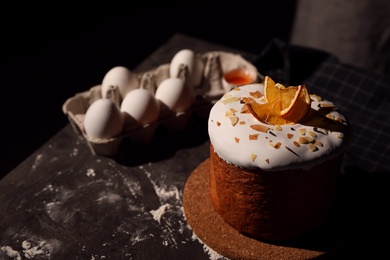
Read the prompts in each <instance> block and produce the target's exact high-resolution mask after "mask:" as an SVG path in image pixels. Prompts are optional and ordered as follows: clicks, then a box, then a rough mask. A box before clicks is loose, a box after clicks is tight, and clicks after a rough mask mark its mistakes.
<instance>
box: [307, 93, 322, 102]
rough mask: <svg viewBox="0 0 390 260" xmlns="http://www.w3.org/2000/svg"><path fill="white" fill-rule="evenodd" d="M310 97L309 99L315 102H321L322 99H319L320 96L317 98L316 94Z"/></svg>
mask: <svg viewBox="0 0 390 260" xmlns="http://www.w3.org/2000/svg"><path fill="white" fill-rule="evenodd" d="M310 97H311V98H312V99H313V100H315V101H317V102H320V101H321V100H322V97H320V96H318V95H316V94H311V95H310Z"/></svg>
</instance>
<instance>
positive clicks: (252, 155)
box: [251, 153, 257, 162]
mask: <svg viewBox="0 0 390 260" xmlns="http://www.w3.org/2000/svg"><path fill="white" fill-rule="evenodd" d="M256 158H257V155H256V154H254V153H252V154H251V159H252V162H254V161H255V160H256Z"/></svg>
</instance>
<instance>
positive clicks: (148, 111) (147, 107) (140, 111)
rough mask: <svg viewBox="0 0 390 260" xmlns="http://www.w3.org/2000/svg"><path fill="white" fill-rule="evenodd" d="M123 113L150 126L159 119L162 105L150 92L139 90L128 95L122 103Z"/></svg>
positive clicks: (134, 90)
mask: <svg viewBox="0 0 390 260" xmlns="http://www.w3.org/2000/svg"><path fill="white" fill-rule="evenodd" d="M121 111H122V112H125V113H127V114H128V115H130V116H131V117H132V118H133V119H135V120H136V121H137V122H139V123H140V124H143V125H144V124H150V123H153V122H155V121H156V120H157V119H158V116H159V113H160V104H159V103H158V101H157V99H156V98H155V97H154V96H153V94H152V93H151V92H150V91H149V90H147V89H143V88H138V89H133V90H131V91H130V92H129V93H127V95H126V96H125V98H124V99H123V101H122V104H121Z"/></svg>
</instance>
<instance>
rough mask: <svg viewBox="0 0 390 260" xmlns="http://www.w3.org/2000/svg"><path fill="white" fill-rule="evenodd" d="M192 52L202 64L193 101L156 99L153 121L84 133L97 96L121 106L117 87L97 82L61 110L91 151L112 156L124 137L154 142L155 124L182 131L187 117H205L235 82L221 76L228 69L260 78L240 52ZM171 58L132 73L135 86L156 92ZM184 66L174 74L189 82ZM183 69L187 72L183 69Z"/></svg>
mask: <svg viewBox="0 0 390 260" xmlns="http://www.w3.org/2000/svg"><path fill="white" fill-rule="evenodd" d="M195 55H196V58H197V59H198V60H199V61H200V63H201V65H202V66H201V71H200V73H201V80H200V82H198V83H196V85H193V86H192V87H193V90H194V95H195V101H194V103H193V104H192V106H191V107H190V108H188V109H186V110H185V111H180V112H173V111H172V110H170V109H169V108H168V107H167V106H164V104H163V103H162V102H161V101H159V102H160V108H161V109H160V112H159V115H158V119H157V120H156V121H154V122H152V123H148V124H137V123H134V122H130V123H129V122H127V123H126V122H125V123H124V126H123V130H122V132H121V134H119V135H117V136H115V137H111V138H93V137H91V136H89V135H88V134H87V132H86V131H85V127H84V119H85V115H86V112H87V110H88V108H89V107H90V106H91V104H93V103H94V102H95V101H97V100H98V99H102V98H110V99H112V100H113V101H114V102H115V103H116V104H117V105H118V107H120V104H121V101H122V100H123V99H122V98H121V93H120V91H119V89H118V88H113V89H111V90H110V91H108V92H103V91H102V84H100V85H95V86H93V87H91V88H90V89H89V90H87V91H84V92H80V93H76V94H75V95H74V96H73V97H70V98H68V99H67V100H66V101H65V103H64V104H63V106H62V110H63V113H64V114H65V115H66V116H67V117H68V119H69V122H70V124H71V126H72V128H73V130H74V132H75V133H76V134H77V135H79V136H81V137H82V138H84V139H85V140H86V142H87V144H88V146H89V148H90V150H91V152H92V153H93V154H96V155H102V156H108V157H113V156H115V155H117V154H118V152H119V149H120V144H121V142H122V141H123V140H125V139H126V140H127V141H130V142H134V143H137V144H140V143H141V144H148V143H151V142H153V139H154V137H155V132H156V129H157V128H158V127H165V128H167V129H168V130H172V131H181V130H183V129H184V128H185V127H186V126H187V124H188V121H189V119H190V118H191V117H192V116H193V115H194V114H196V115H197V116H200V117H208V114H209V111H210V108H211V106H212V105H213V104H214V103H215V102H216V100H218V99H220V98H221V96H222V95H224V94H225V93H226V92H228V91H229V90H230V89H231V88H232V87H234V86H235V85H236V84H235V83H232V82H230V81H229V79H226V77H224V75H225V76H226V75H227V74H228V73H229V72H232V71H235V70H237V69H243V70H245V71H246V72H247V73H250V75H251V76H252V77H253V79H252V82H251V83H255V82H259V81H261V80H262V78H263V77H262V75H261V74H260V73H259V72H258V71H257V69H256V67H255V66H254V65H253V64H251V63H250V62H249V61H247V60H246V59H244V58H243V57H242V56H241V55H239V54H235V53H230V52H225V51H211V52H206V53H202V54H200V53H196V54H195ZM174 62H175V63H177V62H178V61H177V60H176V61H174V58H173V59H172V60H171V62H170V63H166V64H162V65H160V66H158V67H156V68H153V69H151V70H148V71H144V72H139V73H134V75H135V77H136V78H137V81H138V82H140V84H139V86H138V87H140V88H146V89H148V90H150V91H151V92H152V93H153V94H155V93H156V90H157V88H158V87H159V86H160V84H161V82H163V81H164V80H165V79H167V78H170V77H172V76H171V74H172V71H170V69H171V70H172V68H171V67H172V66H173V63H174ZM179 63H180V61H179ZM184 63H185V62H183V64H184ZM183 64H179V65H183ZM175 66H176V65H175ZM183 68H184V70H181V72H180V71H179V72H178V75H176V76H174V77H182V78H184V79H185V80H186V82H189V73H188V67H187V66H182V69H183ZM183 71H185V72H186V73H182V72H183ZM104 93H106V96H104Z"/></svg>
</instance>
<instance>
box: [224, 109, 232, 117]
mask: <svg viewBox="0 0 390 260" xmlns="http://www.w3.org/2000/svg"><path fill="white" fill-rule="evenodd" d="M233 115H234V112H233V111H232V109H229V110H228V111H226V113H225V116H226V117H228V116H233Z"/></svg>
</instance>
